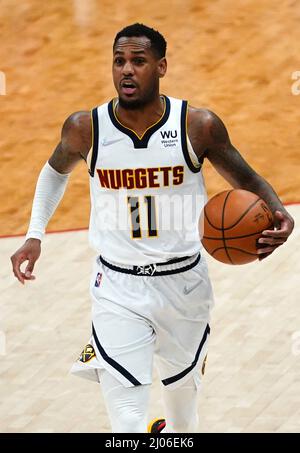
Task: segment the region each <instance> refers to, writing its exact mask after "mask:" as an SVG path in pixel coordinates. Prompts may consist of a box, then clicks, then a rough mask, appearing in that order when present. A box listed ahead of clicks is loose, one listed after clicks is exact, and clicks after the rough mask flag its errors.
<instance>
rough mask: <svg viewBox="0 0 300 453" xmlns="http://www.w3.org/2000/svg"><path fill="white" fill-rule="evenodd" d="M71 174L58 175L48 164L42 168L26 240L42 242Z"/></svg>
mask: <svg viewBox="0 0 300 453" xmlns="http://www.w3.org/2000/svg"><path fill="white" fill-rule="evenodd" d="M68 178H69V174H66V175H63V174H61V173H58V172H57V171H56V170H54V168H52V167H51V166H50V165H49V163H48V162H47V163H46V164H45V165H44V167H43V168H42V170H41V172H40V175H39V178H38V181H37V184H36V189H35V194H34V199H33V204H32V211H31V218H30V224H29V227H28V231H27V234H26V238H25V239H26V240H27V239H30V238H34V239H40V240H42V238H43V235H44V233H45V229H46V226H47V224H48V222H49V220H50V218H51V216H52V215H53V213H54V211H55V209H56V208H57V206H58V204H59V202H60V200H61V199H62V197H63V194H64V192H65V190H66V186H67V182H68Z"/></svg>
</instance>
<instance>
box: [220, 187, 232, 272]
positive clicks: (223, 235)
mask: <svg viewBox="0 0 300 453" xmlns="http://www.w3.org/2000/svg"><path fill="white" fill-rule="evenodd" d="M231 192H232V190H230V192H228V194H227V195H226V198H225V200H224V203H223V208H222V238H223V245H224V249H225V252H226V255H227V257H228V259H229V261H230V262H231V264H233V261H232V259H231V256H230V255H229V252H228V250H227V247H226V240H225V234H224V221H225V218H224V217H225V206H226V203H227V200H228V198H229V195H230V194H231Z"/></svg>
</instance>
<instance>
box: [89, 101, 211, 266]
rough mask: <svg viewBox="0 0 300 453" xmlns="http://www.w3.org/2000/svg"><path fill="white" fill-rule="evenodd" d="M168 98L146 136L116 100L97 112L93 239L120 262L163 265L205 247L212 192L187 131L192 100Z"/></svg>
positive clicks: (92, 169) (100, 251)
mask: <svg viewBox="0 0 300 453" xmlns="http://www.w3.org/2000/svg"><path fill="white" fill-rule="evenodd" d="M163 100H164V112H163V115H162V116H161V118H160V119H159V121H157V122H156V123H155V124H153V125H152V126H151V127H149V128H148V129H147V130H146V131H145V132H144V134H143V136H141V137H140V136H138V135H137V134H136V133H135V132H134V131H133V130H131V129H128V128H127V127H125V126H124V125H122V124H121V123H120V122H119V120H118V118H117V116H116V113H115V105H116V102H117V100H116V99H115V100H113V101H111V102H109V103H106V104H103V105H101V106H99V107H96V108H95V109H93V110H92V121H93V145H92V149H91V152H90V154H89V156H88V161H89V173H90V193H91V217H90V228H89V237H90V243H91V245H92V247H93V248H94V249H95V250H96V251H97V253H98V254H100V255H102V256H103V257H104V258H106V259H107V260H109V261H112V262H116V263H123V264H131V265H132V264H134V265H135V264H136V265H146V264H151V263H160V262H164V261H167V260H170V259H173V258H176V257H183V256H189V255H193V254H195V253H197V252H198V251H199V250H200V248H201V243H200V238H199V232H198V219H199V215H200V212H201V210H202V208H203V205H204V203H205V202H206V192H205V188H204V182H203V176H202V172H201V165H202V162H199V160H198V158H197V156H196V154H195V153H194V151H193V149H192V146H191V144H190V142H189V139H188V136H187V126H186V124H187V121H186V119H187V102H186V101H182V100H179V99H174V98H169V97H166V96H163Z"/></svg>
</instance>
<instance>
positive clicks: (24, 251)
mask: <svg viewBox="0 0 300 453" xmlns="http://www.w3.org/2000/svg"><path fill="white" fill-rule="evenodd" d="M40 254H41V241H40V240H39V239H27V241H26V242H25V243H24V244H23V245H22V247H20V248H19V249H18V250H17V251H16V252H15V253H14V254H13V255H12V256H11V258H10V259H11V262H12V266H13V273H14V275H15V277H16V278H17V279H18V280H19V282H21V283H22V284H23V285H24V283H25V280H35V276H34V275H32V272H33V268H34V265H35V262H36V261H37V260H38V258H39V256H40ZM24 261H28V263H27V266H26V268H25V271H24V272H22V271H21V264H23V263H24Z"/></svg>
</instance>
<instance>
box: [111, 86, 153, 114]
mask: <svg viewBox="0 0 300 453" xmlns="http://www.w3.org/2000/svg"><path fill="white" fill-rule="evenodd" d="M156 95H157V87H156V86H155V85H154V84H153V86H152V87H151V88H149V89H148V90H147V92H146V93H144V95H143V96H142V97H140V98H138V99H132V100H131V99H124V98H122V97H120V95H119V105H120V107H122V108H123V109H125V110H138V109H141V108H143V107H145V106H146V105H148V104H151V102H153V101H154V99H155V98H156Z"/></svg>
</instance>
